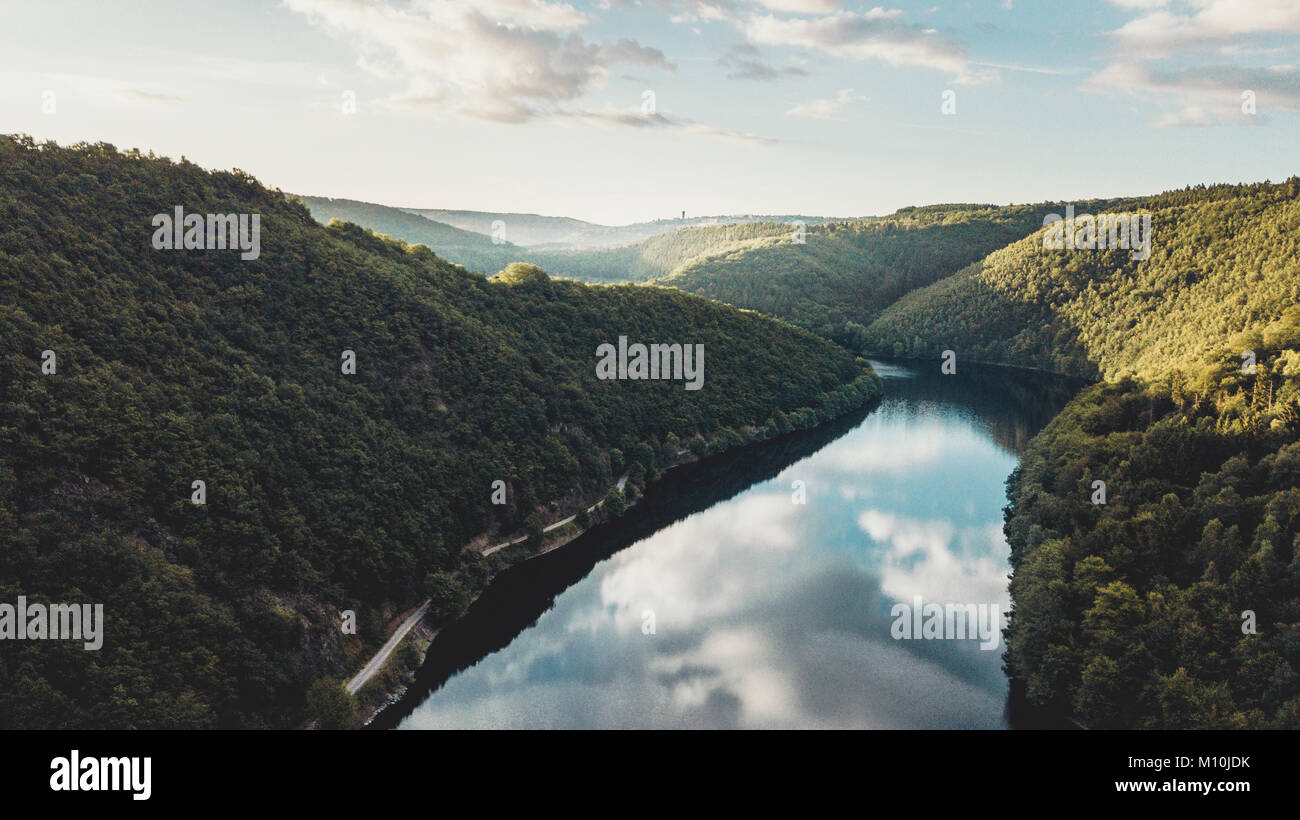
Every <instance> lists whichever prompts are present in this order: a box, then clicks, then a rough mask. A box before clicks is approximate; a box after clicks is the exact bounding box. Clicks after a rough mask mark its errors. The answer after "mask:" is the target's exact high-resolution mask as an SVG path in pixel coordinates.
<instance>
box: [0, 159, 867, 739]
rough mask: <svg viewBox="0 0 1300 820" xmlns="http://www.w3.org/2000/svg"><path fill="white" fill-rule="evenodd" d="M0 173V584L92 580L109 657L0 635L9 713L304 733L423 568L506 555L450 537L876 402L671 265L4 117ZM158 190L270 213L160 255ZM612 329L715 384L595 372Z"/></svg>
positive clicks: (48, 593) (855, 375)
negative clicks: (636, 462)
mask: <svg viewBox="0 0 1300 820" xmlns="http://www.w3.org/2000/svg"><path fill="white" fill-rule="evenodd" d="M0 168H3V169H4V172H3V174H0V600H6V601H13V600H15V599H16V597H17V596H18V595H27V596H29V598H31V599H33V600H39V599H45V600H51V601H68V602H74V601H82V602H102V603H103V604H104V605H105V612H106V616H107V618H108V624H109V626H108V630H107V634H106V638H105V644H104V647H103V649H102V650H101V651H98V652H86V651H83V650H82V649H81V648H80V647H79V646H78V647H75V648H74V647H73V646H72V645H71V644H70V643H64V642H39V643H38V642H29V643H23V644H14V645H11V646H7V647H6V650H5V653H4V654H3V657H0V725H2V726H4V727H6V728H23V727H42V728H55V727H57V728H68V727H138V728H155V727H190V726H194V727H202V726H220V727H243V726H249V727H259V726H292V725H295V724H296V722H297V721H298V720H300V719H301V717H302V716H304V714H305V711H306V709H307V703H306V694H307V691H308V688H309V687H310V685H311V683H312V682H313V681H315V680H318V679H320V678H322V677H324V676H331V675H334V676H343V675H345V674H347V673H348V672H350V671H354V669H355V666H356V665H357V664H358V663H359V660H360V658H361V657H363V652H362V649H363V648H362V647H356V646H351V645H347V644H346V643H345V642H346V641H349V640H358V641H360V640H364V641H366V642H368V644H367V645H368V646H369V647H370V649H373V648H374V647H375V644H377V643H378V642H379V641H381V640H382V637H383V635H382V621H383V617H382V613H384V612H392V611H402V610H405V609H409V608H410V607H412V606H414V605H416V604H417V603H418V602H419V600H420V598H421V596H422V595H424V594H425V592H426V589H425V588H424V584H423V581H424V579H426V577H429V576H432V577H434V578H437V579H442V580H443V581H445V580H446V579H447V578H448V577H450V578H451V579H454V581H455V583H456V584H457V585H461V586H464V587H466V588H467V589H479V588H481V586H482V584H483V583H486V580H487V578H488V577H490V575H491V573H492V572H495V571H497V570H498V569H499V568H500V564H499V562H494V561H487V562H484V560H483V559H482V558H481V557H480V556H478V554H477V552H476V551H474V550H464V551H462V546H463V545H465V544H467V543H468V542H470V541H471V539H473V538H475V537H476V536H480V535H482V534H484V533H488V532H493V531H497V530H501V529H504V530H510V529H515V528H518V527H520V526H521V525H522V524H523V522H524V520H525V519H526V518H527V516H528V515H530V514H531V513H533V512H534V511H535V510H537V509H542V508H545V507H547V505H557V504H559V503H562V502H564V501H565V500H568V501H567V503H576V501H575V500H576V499H580V498H584V497H585V498H590V497H594V496H596V495H598V494H600V493H602V492H604V489H605V488H607V487H608V486H609V485H610V484H611V483H613V481H614V480H615V476H614V475H612V474H611V472H610V468H609V461H608V459H607V454H608V453H610V452H611V450H613V449H615V448H619V449H623V450H625V451H631V449H632V448H633V447H635V446H637V445H638V443H640V444H641V445H651V446H655V445H656V444H657V443H658V442H660V441H663V440H664V439H665V437H666V436H667V435H668V434H669V433H673V434H675V435H678V436H681V437H691V436H695V435H697V434H702V435H710V436H711V435H713V434H714V433H715V432H716V431H718V430H721V429H723V428H725V427H730V428H733V429H738V428H740V427H742V426H743V425H746V424H752V423H754V422H755V421H757V420H760V419H764V418H767V417H768V416H771V415H773V414H774V413H775V412H778V411H780V412H786V413H790V414H798V415H801V416H803V417H812V418H816V419H827V418H831V417H833V416H834V415H837V414H839V413H842V412H845V411H846V410H847V409H850V408H851V407H857V406H861V405H862V404H864V403H865V402H867V401H870V400H871V399H873V398H874V397H875V396H877V395H878V394H879V390H880V388H879V380H878V379H876V377H875V376H874V374H872V373H870V371H869V369H868V368H866V367H865V366H864V365H863V364H862V363H861V362H860V361H857V360H855V359H854V358H853V357H852V356H851V355H848V354H846V353H844V352H843V351H841V350H838V349H836V348H835V347H834V346H833V345H830V344H829V343H827V342H825V341H823V340H820V339H817V338H815V337H813V336H811V335H810V334H807V333H805V332H803V331H799V330H797V329H794V328H791V327H788V326H785V325H781V324H779V323H776V322H772V321H769V320H765V319H762V318H760V317H757V316H754V315H751V314H744V313H742V312H739V311H735V310H733V309H730V308H728V307H725V306H722V305H717V304H713V303H710V302H708V301H707V300H704V299H700V298H697V297H694V296H691V295H688V294H684V293H680V292H676V291H671V290H666V289H660V288H647V287H639V286H633V285H626V286H598V287H588V286H584V285H581V284H579V283H576V282H570V281H562V280H551V279H550V278H549V277H546V276H545V274H540V275H538V274H539V273H540V272H536V273H535V272H533V271H531V270H528V269H524V270H523V271H522V272H520V271H519V270H518V269H516V272H520V275H519V277H518V278H519V281H513V280H514V279H515V278H516V277H515V274H514V273H511V274H510V275H508V276H505V277H504V278H502V277H498V278H497V279H494V280H488V279H486V278H484V277H482V276H479V275H476V274H471V273H469V272H467V271H465V270H464V269H462V268H460V267H457V266H454V265H451V264H448V263H446V262H444V261H443V260H442V259H440V258H438V257H437V256H435V255H434V254H433V253H432V252H431V251H430V250H429V249H428V248H425V247H420V246H409V245H406V244H403V243H401V242H398V241H395V240H392V239H387V238H384V237H381V236H376V235H374V234H371V233H367V232H365V231H363V230H361V229H360V228H358V227H357V226H355V225H350V224H344V223H338V222H336V223H332V224H331V225H329V226H327V227H322V226H321V225H319V224H317V222H316V221H314V220H313V219H312V217H311V215H310V214H309V213H308V211H307V210H306V209H305V208H304V207H303V206H302V205H301V204H300V203H299V202H297V201H295V200H291V199H289V198H286V197H285V196H284V195H283V194H281V193H280V192H278V191H272V190H268V189H266V188H264V187H262V186H261V185H260V184H258V183H257V181H256V180H254V179H253V178H251V177H249V176H248V175H246V174H243V173H241V172H238V171H235V172H214V173H209V172H206V171H203V170H202V169H200V168H198V167H196V166H194V165H193V164H190V163H187V162H183V161H182V162H180V163H173V162H171V161H169V160H166V159H162V158H155V157H152V156H142V155H140V154H139V153H138V152H128V153H120V152H118V151H117V150H116V149H114V148H113V147H112V146H108V145H102V144H101V145H82V146H76V147H72V148H60V147H58V146H55V145H53V144H44V145H37V144H36V143H34V142H33V141H32V140H30V139H28V138H0ZM177 204H181V205H183V206H184V207H185V210H186V211H187V212H189V213H258V214H261V240H262V241H261V245H262V250H261V256H260V258H259V259H257V260H251V261H241V260H240V259H239V255H238V253H237V252H226V251H192V252H183V251H158V250H154V249H153V248H152V247H151V245H150V237H151V236H152V233H153V228H152V227H151V224H150V220H151V217H152V216H153V215H154V214H156V213H171V212H172V210H173V208H174V206H175V205H177ZM512 281H513V283H512ZM620 334H626V335H629V336H633V337H636V338H638V339H645V340H662V341H665V342H673V341H679V340H681V341H690V342H694V343H702V344H704V345H705V346H706V348H707V350H708V360H707V361H708V369H707V372H706V381H705V387H704V389H702V390H699V391H686V390H684V389H683V387H682V384H681V383H680V382H671V381H654V382H651V381H645V382H636V383H631V382H609V381H605V382H602V381H600V380H598V379H596V378H595V368H594V365H595V350H596V348H597V346H598V345H600V344H602V343H604V342H608V341H612V340H616V339H617V337H618V336H619V335H620ZM45 349H53V350H55V351H56V353H57V356H58V372H57V374H56V375H53V376H46V375H42V374H41V372H40V364H41V360H40V355H41V351H43V350H45ZM344 349H351V350H354V351H355V352H356V354H357V362H358V367H357V372H356V373H355V375H344V374H342V373H341V371H340V354H341V352H342V351H343V350H344ZM792 361H795V362H799V367H797V368H791V367H790V366H789V363H790V362H792ZM196 479H202V480H203V481H205V482H206V484H207V504H206V505H205V506H196V505H193V504H191V503H190V501H189V499H190V492H191V482H192V481H194V480H196ZM497 479H504V480H506V481H507V482H508V483H509V485H510V487H511V501H512V503H511V505H510V506H509V507H508V508H507V507H502V506H498V505H493V504H491V501H490V495H489V493H488V491H487V490H486V488H488V487H490V486H491V483H492V481H494V480H497ZM493 558H494V559H495V558H496V556H493ZM443 589H444V591H446V592H447V593H448V594H447V595H445V596H441V595H440V598H445V599H446V600H444V601H443V605H447V602H448V601H450V603H451V604H453V605H454V604H456V602H457V600H458V596H457V593H456V592H455V590H454V589H452V587H451V586H450V584H447V585H446V586H445V587H444V588H443ZM345 609H353V610H355V611H356V612H357V613H358V615H359V616H360V618H361V625H362V628H361V633H362V637H361V638H346V637H344V636H342V635H341V634H340V630H339V629H338V613H339V612H340V611H342V610H345Z"/></svg>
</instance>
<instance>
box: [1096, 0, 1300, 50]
mask: <svg viewBox="0 0 1300 820" xmlns="http://www.w3.org/2000/svg"><path fill="white" fill-rule="evenodd" d="M1120 5H1126V6H1128V7H1130V8H1151V7H1152V6H1151V5H1145V4H1143V5H1139V4H1137V3H1132V2H1129V3H1120ZM1161 5H1163V4H1161ZM1193 5H1195V6H1196V7H1197V9H1196V11H1195V12H1194V13H1192V14H1178V13H1174V12H1170V11H1163V10H1162V11H1152V12H1150V13H1148V14H1144V15H1142V16H1141V17H1138V18H1136V19H1134V20H1130V21H1129V22H1128V23H1125V24H1124V25H1123V26H1121V27H1120V28H1119V29H1117V30H1115V31H1114V32H1111V33H1112V35H1113V36H1114V37H1115V39H1116V40H1117V45H1118V48H1119V49H1121V50H1123V51H1125V52H1126V53H1140V54H1142V55H1144V57H1146V58H1150V57H1156V56H1164V55H1169V54H1172V53H1174V52H1178V51H1186V50H1195V49H1198V48H1201V47H1203V46H1205V45H1207V44H1223V45H1229V46H1231V45H1239V43H1237V42H1236V41H1237V40H1238V39H1239V38H1241V37H1243V36H1251V35H1276V34H1297V33H1300V3H1298V2H1296V0H1197V2H1195V3H1194V4H1193ZM1135 49H1140V51H1134V50H1135Z"/></svg>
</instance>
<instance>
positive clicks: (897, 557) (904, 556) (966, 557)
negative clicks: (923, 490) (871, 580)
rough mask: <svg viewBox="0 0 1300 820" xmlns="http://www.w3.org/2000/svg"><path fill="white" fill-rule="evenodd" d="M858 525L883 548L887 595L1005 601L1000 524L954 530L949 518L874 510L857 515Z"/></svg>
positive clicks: (1005, 603) (1005, 549)
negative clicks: (946, 519)
mask: <svg viewBox="0 0 1300 820" xmlns="http://www.w3.org/2000/svg"><path fill="white" fill-rule="evenodd" d="M858 525H859V526H861V527H862V530H863V531H864V532H865V533H866V534H867V535H869V536H870V537H871V539H872V540H873V541H876V542H877V543H879V544H882V545H884V546H886V547H887V551H886V554H885V556H884V557H883V560H882V562H881V568H880V574H881V582H880V583H881V589H882V590H884V592H885V593H886V594H887V595H889V596H890V597H892V598H894V599H896V600H900V601H906V602H911V600H912V597H913V596H915V595H920V596H921V597H922V598H924V599H925V600H926V601H933V602H947V601H954V602H960V603H997V604H1000V605H1002V606H1003V607H1004V608H1005V607H1007V606H1009V604H1010V599H1009V597H1008V595H1007V557H1008V555H1009V550H1008V547H1007V543H1006V539H1005V538H1004V537H1003V535H1002V527H1001V526H1000V525H998V524H992V525H989V524H984V525H979V526H972V527H964V528H962V529H960V530H958V529H955V528H954V527H953V525H952V523H951V522H949V521H945V520H933V521H925V520H915V519H911V518H907V517H904V516H900V515H897V514H895V513H892V512H886V511H882V510H874V509H872V510H867V511H866V512H864V513H862V515H860V516H858ZM954 541H955V542H956V543H954Z"/></svg>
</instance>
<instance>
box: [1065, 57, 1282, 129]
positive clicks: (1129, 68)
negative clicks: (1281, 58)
mask: <svg viewBox="0 0 1300 820" xmlns="http://www.w3.org/2000/svg"><path fill="white" fill-rule="evenodd" d="M1084 89H1085V90H1088V91H1094V92H1101V93H1126V94H1139V95H1148V96H1152V97H1154V98H1155V99H1156V101H1157V102H1159V100H1161V99H1171V100H1172V101H1173V102H1174V104H1175V105H1176V107H1177V108H1176V110H1174V111H1165V112H1162V113H1161V114H1160V115H1159V116H1158V117H1157V118H1156V119H1154V120H1153V122H1152V124H1153V125H1157V126H1160V127H1170V126H1178V125H1196V126H1203V125H1217V124H1220V123H1224V122H1231V121H1239V122H1258V120H1257V119H1256V118H1255V117H1251V116H1247V115H1245V114H1243V112H1242V110H1241V105H1242V94H1243V92H1245V91H1252V92H1254V94H1255V100H1256V108H1257V110H1258V112H1259V115H1261V116H1262V115H1267V113H1268V111H1269V110H1283V111H1300V71H1297V70H1296V68H1295V67H1294V66H1290V65H1278V66H1273V67H1271V68H1245V67H1242V66H1235V65H1203V66H1193V67H1190V68H1183V69H1178V70H1170V71H1161V70H1157V69H1153V68H1151V67H1149V66H1145V65H1140V64H1137V63H1113V64H1111V65H1109V66H1107V67H1106V68H1104V69H1102V70H1101V71H1100V72H1098V73H1097V74H1095V75H1093V76H1092V77H1091V78H1090V79H1089V80H1088V82H1087V83H1085V84H1084Z"/></svg>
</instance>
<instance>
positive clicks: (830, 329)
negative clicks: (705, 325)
mask: <svg viewBox="0 0 1300 820" xmlns="http://www.w3.org/2000/svg"><path fill="white" fill-rule="evenodd" d="M1054 207H1057V206H1053V205H1036V206H1030V205H1018V206H1010V207H1001V208H1000V207H995V206H992V205H945V206H934V207H929V208H904V209H902V210H900V211H898V212H897V213H895V214H893V215H891V216H889V217H885V218H882V219H876V220H869V221H858V222H839V223H830V224H826V225H819V226H810V227H809V228H808V229H807V233H806V236H805V237H804V242H803V243H802V244H800V243H796V242H795V241H793V240H794V238H793V236H792V234H791V233H790V231H789V229H788V226H785V227H786V230H785V231H784V232H781V233H774V234H773V235H771V236H767V237H759V238H755V239H752V240H749V241H747V242H743V243H736V244H733V245H732V246H730V247H724V248H721V249H715V250H711V251H710V252H708V253H705V254H701V255H699V256H697V257H696V258H695V259H694V260H691V261H688V262H685V263H684V264H682V265H681V266H680V267H679V268H677V269H676V270H674V271H673V272H672V273H671V274H670V275H668V276H665V277H663V278H661V279H657V280H655V282H656V284H662V285H667V286H671V287H675V288H680V289H682V290H687V291H690V292H692V293H698V294H701V295H703V296H708V297H710V298H713V299H718V300H720V301H723V302H727V303H729V304H733V305H736V306H737V307H743V308H748V309H752V310H757V311H759V312H762V313H766V314H768V315H771V316H776V317H779V318H781V319H784V320H786V321H788V322H792V323H794V324H796V325H799V326H800V327H805V328H808V329H810V330H812V331H814V332H816V333H818V334H819V335H822V336H825V337H827V338H830V339H833V340H835V341H837V342H839V343H841V344H844V345H845V346H847V347H849V348H851V349H862V347H863V346H864V345H865V343H866V341H867V334H866V325H867V324H868V323H869V322H870V321H871V319H872V318H873V317H875V316H876V314H878V313H879V312H880V311H881V310H883V309H884V308H886V307H887V306H888V305H890V304H891V303H893V302H894V301H895V300H897V299H899V298H900V297H902V296H903V295H904V294H906V293H908V292H909V291H911V290H913V289H915V288H918V287H923V286H925V285H929V284H930V283H932V282H935V281H937V280H939V279H942V278H943V277H946V276H948V275H950V274H952V273H954V272H955V271H957V270H960V269H961V268H963V267H965V266H967V265H969V264H971V263H972V262H975V261H978V260H979V259H981V258H983V257H984V256H985V255H986V254H988V253H990V252H992V251H994V250H997V249H998V248H1001V247H1003V246H1004V245H1006V244H1008V243H1009V242H1013V241H1015V240H1017V239H1020V238H1021V237H1024V236H1026V235H1028V234H1029V233H1031V232H1033V231H1034V230H1035V229H1037V228H1038V227H1040V226H1041V225H1042V219H1043V214H1044V213H1047V212H1050V211H1051V209H1052V208H1054ZM714 230H717V229H714Z"/></svg>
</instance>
